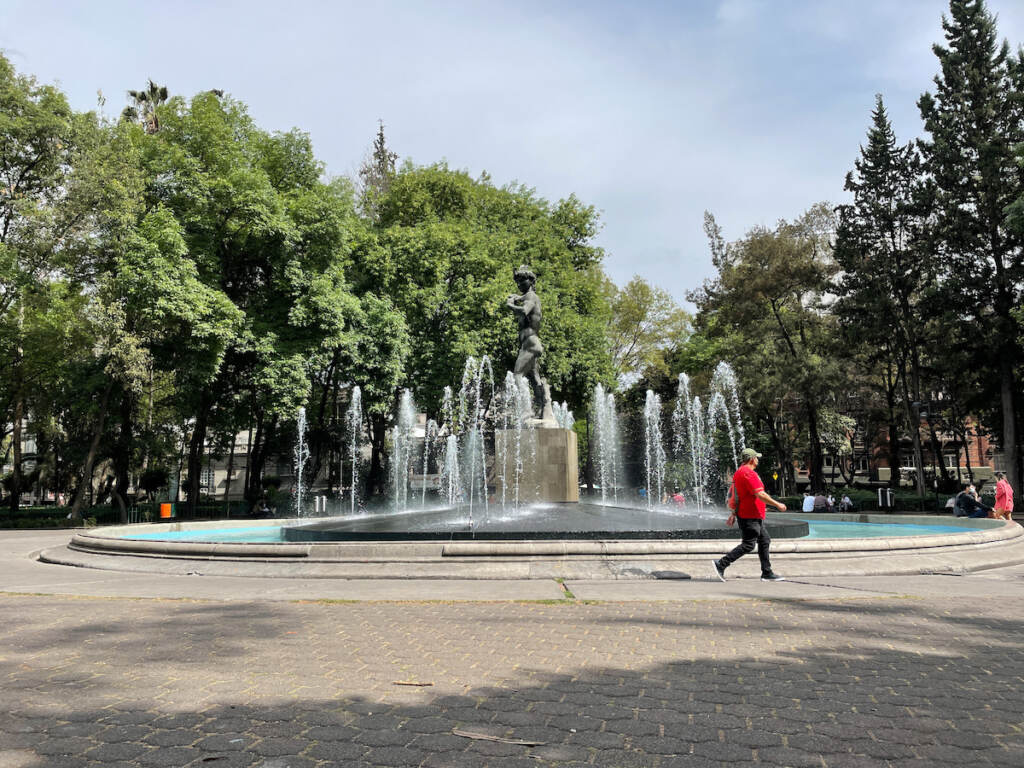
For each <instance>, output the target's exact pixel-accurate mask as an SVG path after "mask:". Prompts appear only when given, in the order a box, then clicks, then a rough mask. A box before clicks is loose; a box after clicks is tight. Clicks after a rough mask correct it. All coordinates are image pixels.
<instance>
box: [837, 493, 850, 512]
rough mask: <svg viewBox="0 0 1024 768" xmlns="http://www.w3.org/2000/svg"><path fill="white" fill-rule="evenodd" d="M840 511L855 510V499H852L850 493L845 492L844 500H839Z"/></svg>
mask: <svg viewBox="0 0 1024 768" xmlns="http://www.w3.org/2000/svg"><path fill="white" fill-rule="evenodd" d="M839 511H840V512H852V511H853V501H852V500H851V499H850V494H848V493H844V494H843V499H842V501H840V502H839Z"/></svg>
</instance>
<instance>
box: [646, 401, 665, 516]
mask: <svg viewBox="0 0 1024 768" xmlns="http://www.w3.org/2000/svg"><path fill="white" fill-rule="evenodd" d="M644 470H645V472H646V474H647V486H646V489H647V508H648V509H650V508H651V507H653V506H654V505H655V504H660V503H661V499H662V496H663V495H664V488H665V446H664V444H663V443H662V440H661V398H660V397H658V396H657V395H656V394H655V393H654V392H652V391H651V390H647V399H646V401H645V403H644Z"/></svg>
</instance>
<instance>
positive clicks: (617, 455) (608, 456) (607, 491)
mask: <svg viewBox="0 0 1024 768" xmlns="http://www.w3.org/2000/svg"><path fill="white" fill-rule="evenodd" d="M593 420H594V432H595V434H594V442H595V443H596V445H597V481H598V483H599V484H600V486H601V501H605V502H606V501H608V498H609V496H611V498H612V500H613V501H618V498H619V484H620V482H621V478H622V450H621V443H620V442H619V419H618V415H617V414H616V412H615V395H613V394H612V393H611V392H608V393H605V391H604V387H602V386H601V385H600V384H598V385H597V386H596V387H594V404H593Z"/></svg>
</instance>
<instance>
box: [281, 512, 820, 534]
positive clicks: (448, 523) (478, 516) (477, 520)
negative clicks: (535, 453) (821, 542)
mask: <svg viewBox="0 0 1024 768" xmlns="http://www.w3.org/2000/svg"><path fill="white" fill-rule="evenodd" d="M767 525H768V531H769V533H771V535H772V537H773V538H779V539H795V538H799V537H802V536H806V535H807V534H808V530H809V529H808V525H807V523H806V522H805V521H802V520H792V519H788V518H780V517H773V518H771V519H770V520H769V521H767ZM736 535H737V534H736V528H734V527H733V528H730V527H728V526H726V524H725V520H724V516H723V514H722V513H721V512H717V513H709V514H707V515H697V514H687V513H686V511H685V510H678V511H676V510H670V509H660V508H657V509H646V508H644V507H620V506H612V505H606V504H595V503H587V502H580V503H578V504H530V505H526V506H522V507H519V508H517V509H514V510H513V509H502V508H501V507H500V506H494V505H491V506H489V507H488V508H486V509H484V508H482V507H479V506H478V507H476V508H474V509H473V510H470V509H469V507H466V506H459V507H444V508H437V509H424V510H411V511H406V512H400V513H390V514H372V515H359V516H356V517H351V518H346V517H340V518H332V519H330V520H317V521H315V522H310V523H306V524H302V525H291V526H284V527H282V530H281V538H282V539H283V540H284V541H296V542H298V541H309V542H324V541H497V540H505V541H538V540H551V539H559V540H579V539H602V540H605V539H658V540H672V539H727V538H730V539H731V538H736Z"/></svg>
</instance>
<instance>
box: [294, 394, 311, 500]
mask: <svg viewBox="0 0 1024 768" xmlns="http://www.w3.org/2000/svg"><path fill="white" fill-rule="evenodd" d="M296 432H297V433H298V434H297V436H296V438H295V516H296V517H302V473H303V469H304V468H305V466H306V460H307V459H308V458H309V446H308V445H307V444H306V409H305V408H299V416H298V420H297V424H296Z"/></svg>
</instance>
